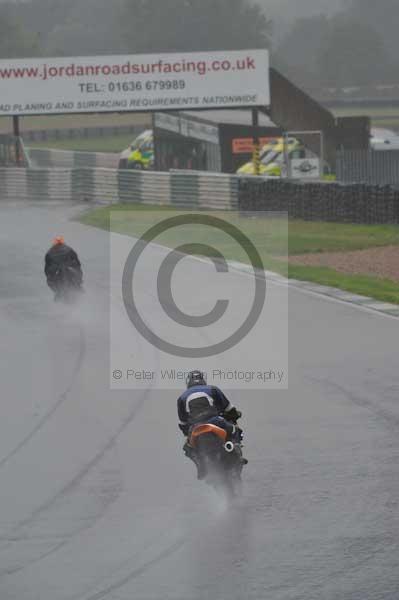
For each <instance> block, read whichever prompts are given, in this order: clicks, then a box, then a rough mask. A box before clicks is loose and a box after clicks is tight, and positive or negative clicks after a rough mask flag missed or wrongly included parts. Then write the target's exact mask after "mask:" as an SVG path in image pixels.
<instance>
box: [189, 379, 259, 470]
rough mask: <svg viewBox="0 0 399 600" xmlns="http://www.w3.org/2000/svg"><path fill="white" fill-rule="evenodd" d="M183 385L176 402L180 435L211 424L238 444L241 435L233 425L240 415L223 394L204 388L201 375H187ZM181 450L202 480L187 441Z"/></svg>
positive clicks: (244, 461)
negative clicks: (196, 426) (184, 387)
mask: <svg viewBox="0 0 399 600" xmlns="http://www.w3.org/2000/svg"><path fill="white" fill-rule="evenodd" d="M186 384H187V390H186V391H185V392H183V394H181V395H180V396H179V398H178V399H177V412H178V416H179V419H180V423H179V428H180V430H181V431H182V432H183V434H184V435H185V436H188V435H189V432H190V429H191V427H192V426H193V425H197V424H199V423H212V424H213V425H217V426H218V427H221V428H222V429H225V430H226V431H227V435H228V439H230V440H231V441H233V442H235V443H240V442H241V440H242V437H243V435H242V430H241V429H240V428H239V427H237V425H236V423H237V420H238V419H239V418H240V417H241V416H242V413H241V412H240V411H238V410H237V409H236V408H235V406H233V405H232V404H230V402H229V400H228V399H227V398H226V396H225V395H224V394H223V392H222V391H221V390H220V389H219V388H218V387H215V386H211V385H207V383H206V379H205V376H204V374H203V373H202V372H201V371H191V372H190V373H189V374H188V376H187V379H186ZM183 450H184V453H185V455H186V456H188V458H190V459H191V460H192V461H193V462H194V463H195V464H196V466H197V470H198V473H197V477H198V479H203V477H204V473H202V469H201V463H200V461H199V460H197V455H196V451H195V449H194V448H193V447H192V446H191V445H190V444H189V442H188V440H187V441H186V443H185V444H184V446H183ZM242 461H243V463H244V464H246V463H247V462H248V461H247V460H246V459H245V458H244V459H242Z"/></svg>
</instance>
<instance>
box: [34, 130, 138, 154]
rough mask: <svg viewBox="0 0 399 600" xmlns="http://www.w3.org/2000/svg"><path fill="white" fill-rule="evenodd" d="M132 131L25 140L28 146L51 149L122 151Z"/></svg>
mask: <svg viewBox="0 0 399 600" xmlns="http://www.w3.org/2000/svg"><path fill="white" fill-rule="evenodd" d="M134 137H135V136H134V134H133V133H128V134H122V135H110V136H108V135H104V136H98V137H88V138H71V139H64V140H47V141H44V142H27V144H26V145H27V146H28V148H51V149H53V150H75V151H80V152H117V153H118V154H119V153H120V152H122V150H124V149H125V148H127V147H128V145H129V144H130V143H131V142H132V140H133V138H134Z"/></svg>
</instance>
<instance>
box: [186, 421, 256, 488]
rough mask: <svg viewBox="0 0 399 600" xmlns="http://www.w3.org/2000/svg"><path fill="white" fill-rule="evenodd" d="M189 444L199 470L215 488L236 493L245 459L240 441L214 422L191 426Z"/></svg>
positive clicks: (203, 477)
mask: <svg viewBox="0 0 399 600" xmlns="http://www.w3.org/2000/svg"><path fill="white" fill-rule="evenodd" d="M188 443H189V445H190V446H191V448H193V450H194V451H195V456H196V460H197V461H198V463H199V464H198V468H199V471H200V472H201V473H202V477H201V479H204V480H205V481H206V482H207V483H208V484H210V485H212V486H213V487H214V488H216V489H219V490H222V491H225V492H227V493H228V494H229V495H235V494H236V493H237V492H238V491H239V489H240V484H241V471H242V468H243V465H244V464H246V462H247V461H246V460H245V459H244V458H243V456H242V444H241V441H238V440H237V439H235V436H232V435H229V433H228V431H227V430H226V429H224V428H222V427H220V426H219V425H216V424H215V423H212V422H209V423H200V424H197V425H193V426H192V427H191V429H190V432H189V436H188Z"/></svg>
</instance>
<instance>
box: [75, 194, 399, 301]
mask: <svg viewBox="0 0 399 600" xmlns="http://www.w3.org/2000/svg"><path fill="white" fill-rule="evenodd" d="M111 211H112V218H111V225H112V231H116V232H118V233H123V234H125V235H131V236H133V237H140V236H142V235H143V234H144V233H145V232H146V231H147V230H148V229H149V228H150V227H151V226H152V225H154V224H155V223H158V222H159V221H160V220H161V219H164V218H167V217H170V216H175V215H177V214H182V211H176V209H175V208H173V207H170V206H164V207H159V206H144V205H141V204H129V205H114V206H112V207H101V208H96V209H93V210H90V211H88V212H86V213H85V214H83V215H81V216H80V217H79V221H80V222H81V223H84V224H86V225H90V226H94V227H99V228H102V229H105V230H107V231H108V230H109V229H110V214H111ZM185 212H189V211H185ZM129 213H131V218H130V214H129ZM212 214H213V215H215V216H220V217H221V218H223V219H225V220H227V221H228V222H230V223H231V224H233V225H235V226H237V227H238V228H239V229H240V230H241V231H243V232H244V233H245V235H247V236H248V237H249V238H250V239H251V241H252V242H253V243H254V245H255V246H256V248H257V249H258V251H259V254H260V256H261V259H262V262H263V264H264V266H265V268H266V269H269V270H272V271H275V272H278V273H280V274H281V275H285V276H288V277H290V278H294V279H299V280H303V281H311V282H315V283H319V284H322V285H328V286H332V287H337V288H340V289H342V290H346V291H349V292H353V293H356V294H361V295H364V296H370V297H373V298H376V299H378V300H382V301H384V302H392V303H396V304H399V283H398V282H395V281H390V280H387V279H381V278H378V277H372V276H367V275H347V274H343V273H338V272H337V271H334V270H333V269H330V268H327V267H310V266H302V265H289V266H288V267H287V261H286V260H284V258H282V257H284V256H286V254H287V246H288V252H289V254H292V255H294V254H305V253H310V252H323V251H324V252H326V251H334V250H335V251H345V250H356V249H364V248H370V247H375V246H386V245H399V227H396V226H391V225H388V226H383V225H350V224H337V223H314V222H305V221H297V220H290V221H289V222H288V223H287V222H286V221H285V220H284V219H278V218H273V219H264V220H263V219H259V218H257V219H248V218H241V217H239V216H238V215H237V214H234V213H228V212H223V213H218V212H217V211H215V212H213V213H212ZM194 227H195V226H194ZM213 237H214V236H213V234H212V233H210V232H209V230H204V231H203V234H202V236H201V243H204V244H209V245H212V242H213V241H214V239H213ZM157 242H158V243H161V244H164V245H165V246H169V247H176V246H177V245H180V244H181V243H182V240H181V239H180V238H179V234H178V230H171V231H169V232H167V233H165V234H163V236H160V237H159V238H157ZM217 248H218V249H219V250H221V251H222V252H223V254H224V256H225V257H226V258H227V259H230V260H237V261H242V262H248V256H247V255H246V253H245V251H244V250H241V249H239V248H238V247H237V244H236V243H235V242H232V241H231V240H230V239H227V237H226V239H218V244H217Z"/></svg>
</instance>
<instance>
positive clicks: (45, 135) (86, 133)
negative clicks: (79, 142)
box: [23, 125, 145, 142]
mask: <svg viewBox="0 0 399 600" xmlns="http://www.w3.org/2000/svg"><path fill="white" fill-rule="evenodd" d="M144 129H145V127H144V126H143V125H105V126H104V127H93V126H91V127H81V128H78V129H77V128H76V127H58V128H55V129H31V130H26V129H24V133H23V137H24V140H25V142H46V141H50V140H71V139H82V138H84V139H86V138H93V137H107V136H111V135H127V134H132V139H133V138H134V137H135V136H137V135H138V134H139V133H141V132H142V131H144Z"/></svg>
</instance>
